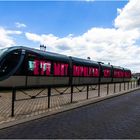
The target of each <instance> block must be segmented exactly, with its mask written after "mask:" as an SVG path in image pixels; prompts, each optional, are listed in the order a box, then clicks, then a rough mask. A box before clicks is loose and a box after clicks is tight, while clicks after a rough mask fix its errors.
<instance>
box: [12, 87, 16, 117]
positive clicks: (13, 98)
mask: <svg viewBox="0 0 140 140" xmlns="http://www.w3.org/2000/svg"><path fill="white" fill-rule="evenodd" d="M15 97H16V89H15V88H13V89H12V108H11V117H14V115H15V113H14V107H15Z"/></svg>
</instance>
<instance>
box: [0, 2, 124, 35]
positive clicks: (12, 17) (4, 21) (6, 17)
mask: <svg viewBox="0 0 140 140" xmlns="http://www.w3.org/2000/svg"><path fill="white" fill-rule="evenodd" d="M126 3H127V1H120V2H115V1H107V2H106V1H93V2H86V1H85V2H84V1H79V2H78V1H69V2H66V1H64V2H47V1H42V2H37V1H36V2H33V1H30V2H27V1H24V2H17V1H16V2H0V17H1V20H0V25H1V26H5V27H7V28H9V27H10V28H13V29H15V25H14V23H15V22H21V23H24V24H26V25H27V28H28V31H30V32H36V33H46V34H49V33H51V34H55V35H56V36H59V37H64V36H66V35H68V34H74V35H81V34H83V33H84V32H86V31H87V30H88V29H90V28H91V27H112V26H113V20H114V19H115V17H116V16H117V8H122V7H123V6H124V5H125V4H126Z"/></svg>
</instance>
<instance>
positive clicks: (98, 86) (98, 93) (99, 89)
mask: <svg viewBox="0 0 140 140" xmlns="http://www.w3.org/2000/svg"><path fill="white" fill-rule="evenodd" d="M98 97H100V83H99V84H98Z"/></svg>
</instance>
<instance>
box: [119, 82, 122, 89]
mask: <svg viewBox="0 0 140 140" xmlns="http://www.w3.org/2000/svg"><path fill="white" fill-rule="evenodd" d="M121 85H122V83H120V86H119V91H121Z"/></svg>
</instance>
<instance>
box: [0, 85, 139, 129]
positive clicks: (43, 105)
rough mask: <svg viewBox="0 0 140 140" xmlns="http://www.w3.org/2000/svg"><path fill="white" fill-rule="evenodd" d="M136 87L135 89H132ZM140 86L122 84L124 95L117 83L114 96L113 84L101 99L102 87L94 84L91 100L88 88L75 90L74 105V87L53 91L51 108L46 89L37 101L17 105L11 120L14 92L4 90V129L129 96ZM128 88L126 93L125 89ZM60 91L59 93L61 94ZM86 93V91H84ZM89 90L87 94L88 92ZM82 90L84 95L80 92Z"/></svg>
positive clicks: (0, 120) (0, 110) (0, 122)
mask: <svg viewBox="0 0 140 140" xmlns="http://www.w3.org/2000/svg"><path fill="white" fill-rule="evenodd" d="M131 87H132V89H130V88H131ZM135 87H136V83H133V84H132V85H131V83H129V85H128V84H127V83H126V84H125V87H124V83H122V84H121V92H120V84H116V90H115V93H114V85H113V84H110V85H109V92H108V95H107V85H102V86H101V90H100V96H98V86H96V85H94V86H91V87H90V91H89V94H88V98H89V99H88V100H87V99H86V98H87V92H86V87H75V88H74V93H73V102H72V103H71V94H70V88H67V90H66V89H65V88H59V89H53V90H52V94H51V95H52V96H51V102H50V108H48V106H47V105H48V97H44V96H46V93H47V90H44V91H43V92H42V93H41V94H40V95H39V97H42V96H43V97H44V98H37V99H30V100H22V101H16V102H15V116H14V117H11V95H12V94H11V92H9V91H3V92H1V93H0V96H1V97H0V103H1V106H0V128H5V127H9V126H12V125H15V124H19V123H23V122H26V121H30V120H33V119H37V118H40V117H44V116H49V115H52V114H56V113H58V112H62V111H66V110H69V109H73V108H76V107H79V106H83V105H86V104H89V103H93V102H97V101H100V100H104V99H106V98H111V97H114V96H118V95H121V94H125V93H127V92H130V91H131V90H136V89H137V88H135ZM124 89H125V90H124ZM41 90H42V89H38V90H33V89H32V90H27V91H26V93H28V94H23V93H22V92H21V91H17V94H16V99H17V100H19V99H24V98H26V99H29V95H32V96H33V95H36V94H37V93H38V92H39V91H41ZM58 90H59V92H57V91H58ZM64 90H65V91H66V92H64V93H63V94H60V92H62V91H64ZM82 90H83V91H82ZM84 90H85V92H84ZM77 91H82V92H77Z"/></svg>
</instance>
